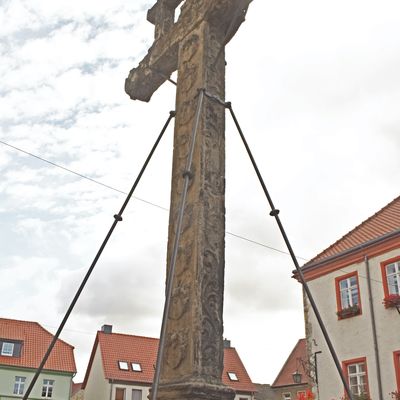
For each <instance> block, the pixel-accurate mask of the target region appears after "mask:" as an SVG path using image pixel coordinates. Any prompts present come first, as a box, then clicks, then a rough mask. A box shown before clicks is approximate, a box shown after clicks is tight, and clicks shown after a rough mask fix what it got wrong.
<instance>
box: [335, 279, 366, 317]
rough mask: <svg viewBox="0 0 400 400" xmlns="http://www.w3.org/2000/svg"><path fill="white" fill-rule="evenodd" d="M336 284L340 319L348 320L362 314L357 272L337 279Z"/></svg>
mask: <svg viewBox="0 0 400 400" xmlns="http://www.w3.org/2000/svg"><path fill="white" fill-rule="evenodd" d="M335 284H336V302H337V309H338V311H337V314H338V316H339V318H340V319H341V318H348V317H352V316H354V315H358V314H360V312H361V304H360V293H359V286H358V275H357V272H352V273H350V274H347V275H343V276H339V277H337V278H336V279H335Z"/></svg>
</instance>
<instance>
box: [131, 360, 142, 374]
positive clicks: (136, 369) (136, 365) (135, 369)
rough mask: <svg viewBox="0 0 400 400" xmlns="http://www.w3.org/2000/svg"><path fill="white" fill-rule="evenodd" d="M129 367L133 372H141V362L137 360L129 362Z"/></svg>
mask: <svg viewBox="0 0 400 400" xmlns="http://www.w3.org/2000/svg"><path fill="white" fill-rule="evenodd" d="M131 368H132V371H133V372H143V369H142V364H141V363H139V362H131Z"/></svg>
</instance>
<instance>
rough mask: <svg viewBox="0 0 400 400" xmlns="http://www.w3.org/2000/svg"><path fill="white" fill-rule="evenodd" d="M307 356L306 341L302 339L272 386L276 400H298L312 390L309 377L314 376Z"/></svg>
mask: <svg viewBox="0 0 400 400" xmlns="http://www.w3.org/2000/svg"><path fill="white" fill-rule="evenodd" d="M313 371H314V370H313V369H312V368H311V367H310V365H309V361H308V356H307V346H306V339H300V340H299V341H298V342H297V343H296V345H295V346H294V348H293V350H292V352H291V353H290V355H289V357H288V358H287V360H286V362H285V363H284V364H283V366H282V369H281V370H280V371H279V374H278V375H277V377H276V378H275V381H274V383H273V384H272V385H271V388H272V390H273V393H274V396H273V397H272V398H273V399H274V400H296V399H299V398H301V396H302V395H303V396H304V395H306V393H307V391H308V390H310V389H311V385H310V379H309V375H310V374H313Z"/></svg>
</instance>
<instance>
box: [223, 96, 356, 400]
mask: <svg viewBox="0 0 400 400" xmlns="http://www.w3.org/2000/svg"><path fill="white" fill-rule="evenodd" d="M225 106H226V108H228V110H229V112H230V114H231V116H232V119H233V121H234V123H235V125H236V128H237V130H238V132H239V135H240V137H241V139H242V141H243V144H244V146H245V148H246V151H247V154H248V155H249V157H250V160H251V163H252V164H253V167H254V170H255V172H256V174H257V177H258V180H259V181H260V184H261V186H262V189H263V191H264V194H265V196H266V197H267V200H268V203H269V205H270V207H271V212H270V213H269V214H270V215H271V216H272V217H274V218H275V220H276V223H277V224H278V227H279V230H280V232H281V234H282V237H283V239H284V241H285V243H286V247H287V249H288V251H289V253H290V256H291V258H292V261H293V264H294V266H295V267H296V271H297V273H298V277H299V279H300V282H301V284H302V285H303V288H304V291H305V292H306V294H307V297H308V300H309V301H310V304H311V307H312V309H313V311H314V313H315V316H316V318H317V320H318V323H319V326H320V328H321V331H322V334H323V335H324V338H325V341H326V344H327V345H328V348H329V351H330V353H331V356H332V358H333V361H334V362H335V365H336V368H337V370H338V373H339V375H340V378H341V380H342V383H343V385H344V388H345V391H346V393H347V395H348V397H349V399H350V400H353V395H352V393H351V391H350V387H349V384H348V382H347V380H346V378H345V376H344V373H343V370H342V368H341V365H340V362H339V359H338V357H337V354H336V351H335V349H334V347H333V345H332V342H331V340H330V338H329V334H328V332H327V330H326V327H325V324H324V322H323V321H322V318H321V315H320V313H319V311H318V307H317V304H316V303H315V300H314V298H313V296H312V293H311V291H310V288H309V286H308V284H307V282H306V280H305V278H304V274H303V271H302V270H301V268H300V265H299V263H298V261H297V258H296V256H295V254H294V251H293V249H292V246H291V244H290V242H289V239H288V236H287V235H286V232H285V229H284V227H283V225H282V222H281V220H280V218H279V210H278V209H276V208H275V206H274V203H273V202H272V198H271V196H270V194H269V192H268V190H267V187H266V186H265V183H264V180H263V178H262V176H261V173H260V170H259V169H258V167H257V164H256V162H255V160H254V157H253V155H252V153H251V150H250V147H249V145H248V144H247V141H246V139H245V137H244V134H243V131H242V129H241V128H240V125H239V122H238V120H237V118H236V116H235V113H234V112H233V109H232V104H231V103H229V102H227V103H225Z"/></svg>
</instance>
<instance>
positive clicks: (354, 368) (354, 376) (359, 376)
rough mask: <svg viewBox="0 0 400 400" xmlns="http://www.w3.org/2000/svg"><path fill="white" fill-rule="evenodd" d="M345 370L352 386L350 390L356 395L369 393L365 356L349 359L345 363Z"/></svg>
mask: <svg viewBox="0 0 400 400" xmlns="http://www.w3.org/2000/svg"><path fill="white" fill-rule="evenodd" d="M343 367H344V372H345V375H346V377H347V381H348V383H349V386H350V390H351V392H352V393H353V394H355V395H362V394H368V393H369V389H368V373H367V362H366V359H365V358H359V359H356V360H349V361H345V362H344V363H343Z"/></svg>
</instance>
